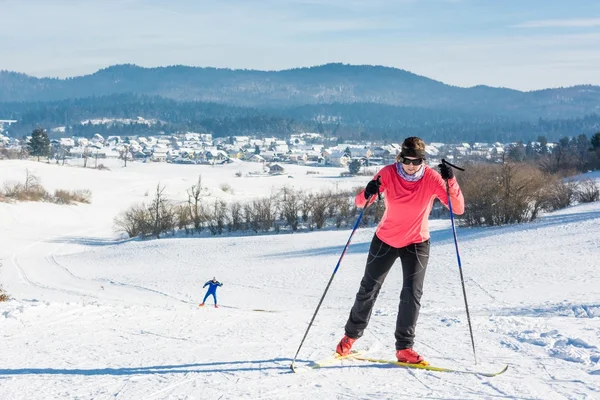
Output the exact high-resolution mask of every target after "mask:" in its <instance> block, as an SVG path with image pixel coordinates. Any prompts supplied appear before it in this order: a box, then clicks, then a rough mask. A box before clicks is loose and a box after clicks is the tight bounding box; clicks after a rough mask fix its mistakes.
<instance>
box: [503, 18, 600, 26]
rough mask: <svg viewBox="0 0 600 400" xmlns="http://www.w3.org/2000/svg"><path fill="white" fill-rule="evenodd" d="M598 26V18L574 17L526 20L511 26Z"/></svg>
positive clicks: (599, 19)
mask: <svg viewBox="0 0 600 400" xmlns="http://www.w3.org/2000/svg"><path fill="white" fill-rule="evenodd" d="M597 26H600V18H576V19H546V20H539V21H527V22H524V23H521V24H518V25H513V26H512V27H513V28H594V27H597Z"/></svg>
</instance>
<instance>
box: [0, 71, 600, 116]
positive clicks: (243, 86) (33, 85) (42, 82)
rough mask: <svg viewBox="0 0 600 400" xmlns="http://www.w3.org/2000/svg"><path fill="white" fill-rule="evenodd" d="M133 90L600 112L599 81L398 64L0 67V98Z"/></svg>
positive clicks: (222, 99) (220, 99)
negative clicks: (467, 73)
mask: <svg viewBox="0 0 600 400" xmlns="http://www.w3.org/2000/svg"><path fill="white" fill-rule="evenodd" d="M122 93H134V94H140V95H151V96H160V97H165V98H168V99H173V100H178V101H203V102H216V103H221V104H227V105H236V106H246V107H275V108H288V107H296V106H303V105H315V104H330V103H375V104H385V105H391V106H403V107H418V108H428V109H442V110H447V111H460V112H467V113H469V114H472V115H476V114H480V115H496V116H505V117H509V118H515V119H518V120H527V121H535V120H537V119H538V118H550V119H554V118H574V117H582V116H584V115H588V114H592V113H599V112H600V86H591V85H582V86H574V87H568V88H557V89H545V90H538V91H531V92H521V91H518V90H512V89H505V88H494V87H489V86H475V87H471V88H462V87H457V86H451V85H446V84H444V83H442V82H439V81H436V80H433V79H429V78H427V77H424V76H420V75H416V74H414V73H411V72H409V71H405V70H402V69H397V68H389V67H383V66H371V65H345V64H326V65H322V66H315V67H308V68H296V69H289V70H283V71H257V70H231V69H218V68H198V67H187V66H169V67H159V68H143V67H139V66H135V65H131V64H126V65H115V66H111V67H108V68H105V69H102V70H99V71H98V72H96V73H94V74H91V75H85V76H79V77H74V78H67V79H57V78H35V77H31V76H28V75H25V74H21V73H17V72H9V71H0V102H15V101H52V100H62V99H73V98H85V97H91V96H106V95H112V94H122Z"/></svg>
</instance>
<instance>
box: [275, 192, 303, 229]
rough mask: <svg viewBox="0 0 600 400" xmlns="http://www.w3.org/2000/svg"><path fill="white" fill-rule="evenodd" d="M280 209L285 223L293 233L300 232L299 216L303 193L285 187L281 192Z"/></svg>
mask: <svg viewBox="0 0 600 400" xmlns="http://www.w3.org/2000/svg"><path fill="white" fill-rule="evenodd" d="M280 200H281V201H280V209H281V214H282V217H283V219H284V220H285V223H286V224H287V225H288V226H289V227H290V228H292V231H294V232H295V231H297V230H298V224H299V221H298V216H299V214H300V209H301V205H302V192H299V191H298V192H297V191H295V190H294V189H290V188H288V187H284V188H283V189H281V192H280Z"/></svg>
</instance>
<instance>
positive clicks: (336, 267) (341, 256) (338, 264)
mask: <svg viewBox="0 0 600 400" xmlns="http://www.w3.org/2000/svg"><path fill="white" fill-rule="evenodd" d="M377 182H378V183H379V184H380V185H381V177H380V176H377ZM378 196H379V199H381V193H378ZM370 198H371V196H369V197H368V198H367V203H366V204H365V206H364V207H363V209H362V211H361V212H360V214H359V215H358V219H357V220H356V223H355V224H354V228H353V229H352V233H350V237H349V238H348V241H347V242H346V246H344V250H343V251H342V254H341V255H340V259H339V260H338V262H337V265H336V266H335V269H334V270H333V273H332V274H331V278H329V282H328V283H327V286H326V287H325V291H324V292H323V296H321V300H319V304H317V309H316V310H315V313H314V314H313V316H312V318H311V320H310V322H309V323H308V328H306V332H304V337H302V341H301V342H300V346H298V350H297V351H296V354H295V355H294V359H293V360H292V364H291V365H290V368H291V369H292V371H295V369H294V368H295V365H294V364H295V363H296V358H297V357H298V353H300V349H301V348H302V345H303V344H304V340H305V339H306V336H308V331H309V330H310V328H311V326H312V324H313V322H314V321H315V318H316V316H317V313H318V312H319V308H321V304H323V300H324V299H325V295H326V294H327V291H328V290H329V287H330V286H331V282H332V281H333V277H334V276H335V274H336V272H337V270H338V268H340V264H341V263H342V259H343V258H344V255H345V254H346V250H348V246H350V241H351V240H352V236H354V232H356V229H357V228H358V225H359V224H360V220H361V219H362V217H363V214H364V213H365V210H366V209H367V207H368V206H369V199H370Z"/></svg>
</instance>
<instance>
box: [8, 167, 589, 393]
mask: <svg viewBox="0 0 600 400" xmlns="http://www.w3.org/2000/svg"><path fill="white" fill-rule="evenodd" d="M109 166H110V167H111V170H110V171H98V170H92V169H82V168H73V167H60V166H55V165H48V164H44V163H35V162H26V161H0V171H1V173H0V181H1V182H0V183H2V182H4V181H9V180H23V179H24V176H25V169H26V168H27V169H29V170H30V171H32V172H34V173H35V174H36V175H38V176H39V177H40V178H41V180H42V184H43V185H45V186H46V187H47V188H48V189H53V188H64V189H90V190H91V191H92V203H91V204H89V205H77V206H59V205H54V204H44V203H18V204H6V203H0V243H2V246H0V262H1V263H2V267H1V268H0V284H2V286H3V288H4V289H5V291H6V292H8V293H9V294H10V295H11V296H12V298H13V299H12V300H11V301H9V302H6V303H0V332H2V339H3V340H2V344H3V345H2V346H1V347H0V360H2V366H1V367H0V393H1V398H2V399H7V400H8V399H47V398H52V399H92V398H93V399H213V398H222V399H240V398H251V399H305V398H318V399H339V398H371V399H397V398H444V399H482V398H485V399H495V398H516V399H585V398H589V399H594V398H600V339H599V338H600V300H599V299H600V270H599V268H598V267H599V266H600V264H599V262H598V260H600V203H592V204H586V205H579V206H575V207H571V208H568V209H565V210H561V211H559V212H555V213H552V214H548V215H544V216H543V217H542V218H540V219H539V220H538V221H536V222H534V223H531V224H523V225H517V226H506V227H496V228H481V229H461V228H459V229H458V237H459V243H460V250H461V258H462V261H463V269H464V273H465V279H466V288H467V294H468V296H469V305H470V310H471V318H472V320H473V329H474V335H475V342H476V350H477V357H478V360H479V364H480V365H479V366H478V367H477V368H478V369H483V370H495V369H498V368H500V367H501V366H502V365H505V364H508V365H509V370H508V371H507V372H506V373H505V374H503V375H501V376H498V377H495V378H482V377H477V376H468V375H458V374H450V373H438V372H428V371H418V370H406V369H401V368H398V367H391V366H387V365H374V364H369V363H365V362H358V361H350V360H346V361H343V362H340V363H337V364H332V365H330V366H328V367H325V368H322V369H319V370H314V371H310V372H307V373H304V374H293V373H290V369H289V365H290V362H291V359H292V357H293V356H294V353H295V352H296V349H297V348H298V345H299V343H300V340H301V339H302V335H303V334H304V332H305V330H306V328H307V325H308V322H309V320H310V318H311V316H312V314H313V312H314V310H315V307H316V305H317V303H318V301H319V298H320V297H321V295H322V293H323V290H324V289H325V285H326V284H327V281H328V279H329V277H330V276H331V273H332V271H333V268H334V267H335V264H336V262H337V260H338V258H339V256H340V253H341V251H342V248H343V246H344V244H345V242H346V240H347V239H348V235H349V234H350V231H349V230H340V231H338V230H330V231H320V232H319V231H316V232H305V233H295V234H278V235H277V234H273V235H264V236H258V235H256V236H231V237H195V238H192V237H176V238H167V239H161V240H148V241H139V240H125V239H123V238H122V237H118V236H117V235H115V233H114V232H113V231H112V218H113V217H114V216H115V215H116V214H117V213H118V212H120V211H123V210H124V209H125V208H127V207H128V205H130V204H133V203H135V202H139V201H149V199H148V197H147V196H145V193H146V192H148V191H150V193H152V191H153V190H154V188H155V186H156V184H157V183H158V182H162V183H165V184H166V185H167V191H168V192H169V194H170V195H171V196H172V197H173V198H177V197H179V198H184V196H185V189H186V188H188V187H189V186H191V185H193V184H195V182H196V181H197V178H198V174H199V173H201V174H202V180H203V184H205V185H206V187H207V188H208V190H209V191H210V193H211V195H212V196H215V197H221V198H224V199H231V198H232V197H235V198H239V199H241V198H254V197H257V196H263V195H266V194H268V193H269V192H270V191H271V190H274V189H275V188H277V187H281V186H283V185H286V184H288V185H291V184H293V185H294V186H295V187H297V188H304V189H305V190H318V189H319V188H325V187H331V186H332V185H336V184H337V185H338V186H339V187H340V188H344V189H349V188H352V187H355V186H358V185H363V184H364V183H365V182H366V181H367V180H368V178H367V177H356V178H349V179H348V178H344V179H341V178H339V172H340V171H341V170H336V169H318V171H319V172H320V174H318V175H307V174H306V168H304V167H291V166H290V169H288V168H287V166H286V170H288V173H289V174H290V175H292V176H294V179H289V178H287V175H283V176H277V177H248V176H246V173H247V172H250V171H254V170H260V164H250V163H244V164H242V165H238V164H231V165H224V166H218V167H211V166H187V165H168V164H137V163H131V164H130V165H128V166H127V168H122V167H120V166H119V165H117V164H115V165H109ZM238 171H242V172H243V175H244V176H243V177H242V178H236V177H235V173H236V172H238ZM223 183H227V184H229V185H230V187H231V188H232V189H233V190H232V192H233V193H232V192H231V191H229V192H224V191H222V190H221V189H219V188H220V185H222V184H223ZM431 231H432V251H431V261H430V265H429V271H428V273H427V278H426V281H425V291H424V295H423V299H422V311H421V317H420V319H419V324H418V326H417V338H416V344H415V349H416V350H418V351H419V352H421V353H422V354H423V355H424V356H425V357H426V358H427V359H428V360H429V361H430V362H431V363H432V364H434V365H438V366H451V367H460V368H472V367H473V365H472V364H473V355H472V350H471V342H470V339H469V332H468V326H467V321H466V316H465V311H464V303H463V297H462V291H461V285H460V279H459V274H458V267H457V263H456V255H455V251H454V243H453V241H452V231H451V230H450V225H449V222H448V221H444V220H432V221H431ZM373 232H374V229H373V228H361V229H359V230H358V232H357V234H356V235H355V237H354V239H353V243H352V245H351V246H350V249H349V252H348V254H347V255H346V257H345V258H344V260H343V262H342V265H341V267H340V269H339V271H338V273H337V274H336V277H335V279H334V281H333V284H332V287H331V289H330V291H329V293H328V295H327V297H326V299H325V302H324V304H323V306H322V308H321V311H320V312H319V314H318V316H317V318H316V321H315V324H314V325H313V327H312V329H311V331H310V333H309V335H308V337H307V339H306V342H305V344H304V346H303V348H302V350H301V352H300V354H299V357H298V364H301V365H305V364H308V363H309V362H310V361H313V360H318V359H322V358H325V357H327V356H329V355H330V354H331V353H332V351H333V350H334V348H335V345H336V344H337V342H338V341H339V339H340V338H341V337H342V336H343V333H344V324H345V321H346V318H347V317H348V313H349V311H350V307H351V305H352V302H353V299H354V295H355V293H356V290H357V289H358V285H359V281H360V278H361V277H362V273H363V270H364V263H365V260H366V253H367V250H368V245H369V242H370V240H371V237H372V235H373ZM213 276H216V277H217V279H219V280H220V281H221V282H223V283H224V286H223V287H222V288H220V289H219V291H218V297H219V303H220V304H222V307H221V308H219V309H215V308H213V307H204V308H199V307H198V303H199V302H200V300H201V299H202V295H203V294H204V291H203V289H202V285H203V284H204V282H206V281H207V280H208V279H210V278H212V277H213ZM400 288H401V269H400V268H399V264H397V265H396V266H395V267H394V268H393V269H392V271H391V272H390V275H389V276H388V278H387V280H386V283H385V285H384V286H383V289H382V291H381V294H380V296H379V298H378V300H377V303H376V306H375V309H374V312H373V316H372V319H371V323H370V325H369V327H368V329H367V331H366V333H365V336H364V337H363V338H362V339H360V340H359V341H357V342H356V344H355V348H356V349H360V350H368V351H369V352H370V354H371V355H373V356H375V357H381V358H389V359H392V358H393V356H394V337H393V333H394V327H395V317H396V311H397V307H398V297H399V293H400ZM208 305H209V306H210V305H211V304H210V302H209V304H208Z"/></svg>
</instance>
